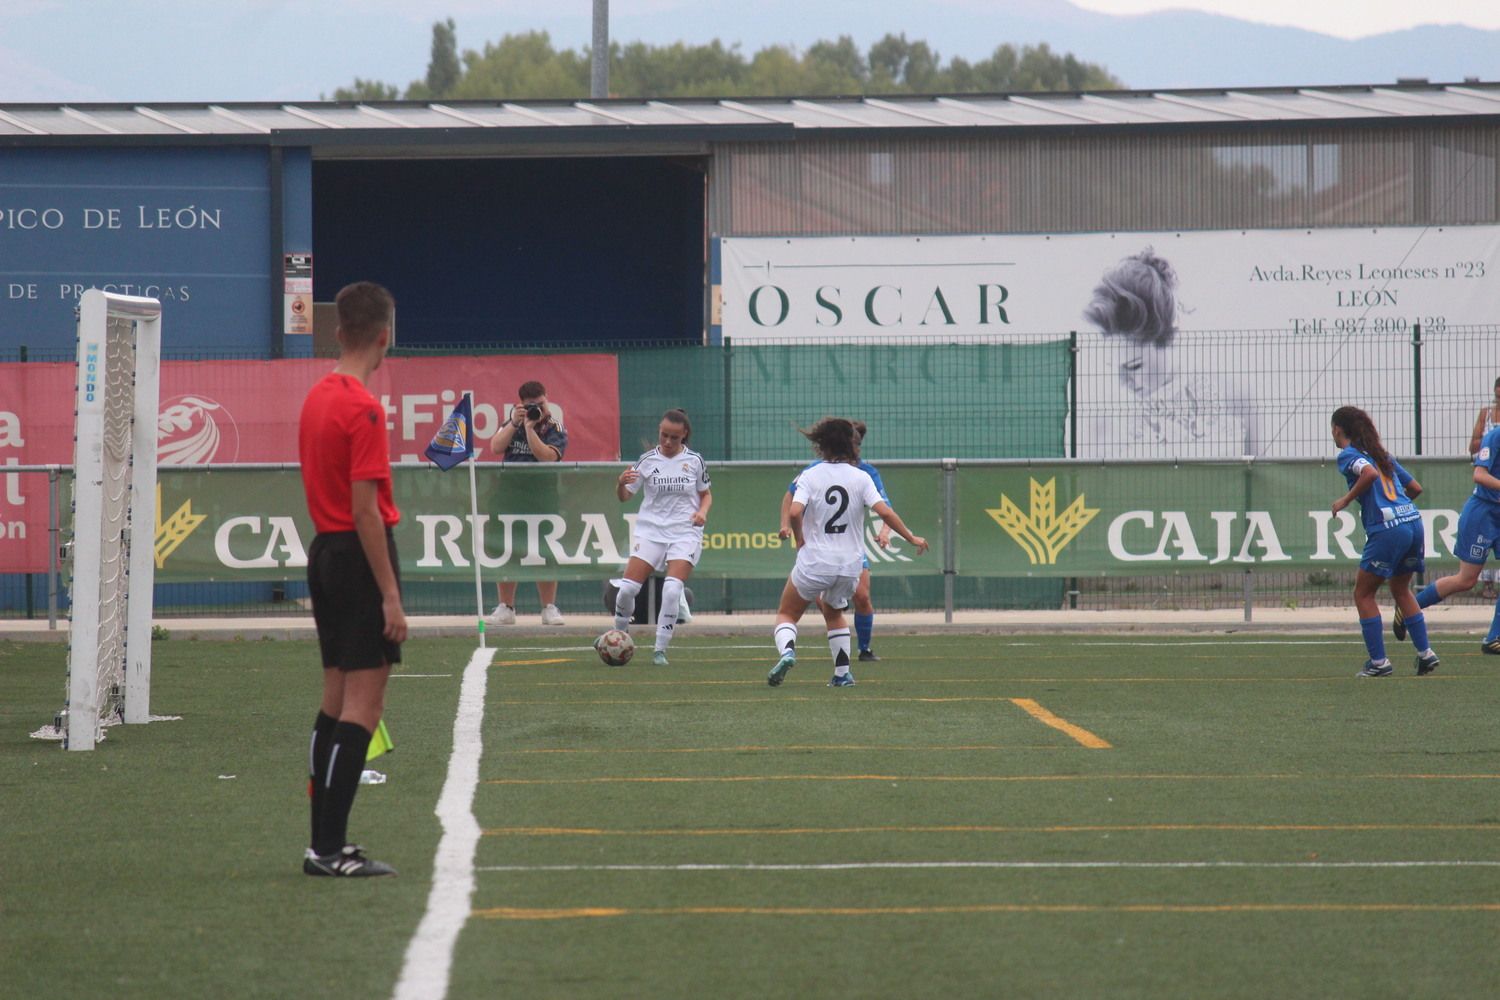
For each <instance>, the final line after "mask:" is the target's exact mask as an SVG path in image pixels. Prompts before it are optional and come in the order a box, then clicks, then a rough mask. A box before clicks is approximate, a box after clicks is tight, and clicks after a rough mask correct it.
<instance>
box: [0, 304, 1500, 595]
mask: <svg viewBox="0 0 1500 1000" xmlns="http://www.w3.org/2000/svg"><path fill="white" fill-rule="evenodd" d="M449 349H450V350H455V351H462V352H464V353H477V352H479V351H480V350H481V349H480V348H478V347H476V346H475V345H451V347H450V348H449ZM542 349H544V345H530V346H529V347H516V346H511V347H508V348H507V350H506V352H505V353H527V352H532V353H534V352H536V351H538V350H542ZM578 349H580V350H592V351H595V352H598V351H602V350H603V349H604V348H603V345H595V346H594V347H589V346H588V345H581V346H578ZM1133 350H1134V353H1132V351H1133ZM609 352H610V353H613V354H615V356H616V358H617V360H618V373H619V376H618V377H619V387H618V388H619V397H620V400H621V412H620V418H619V419H620V425H619V437H620V441H621V451H622V452H623V454H624V457H626V458H629V457H632V456H633V455H635V454H637V453H638V452H639V451H642V450H645V449H646V448H648V447H650V445H651V444H652V442H653V440H654V436H655V426H656V423H657V420H658V418H659V416H660V414H661V412H662V411H663V410H665V409H667V408H668V407H672V406H683V407H685V408H686V409H687V410H688V412H689V414H690V415H691V417H692V420H693V423H694V435H693V442H692V444H693V446H694V447H695V448H696V449H697V450H699V451H700V452H701V453H703V454H704V455H705V457H706V458H708V459H709V461H710V462H714V463H722V462H725V461H731V460H733V461H748V460H754V461H774V462H786V463H799V462H801V461H805V460H806V459H807V457H808V454H809V450H808V447H807V444H806V442H805V441H804V440H803V438H802V437H801V435H800V434H798V433H797V430H796V428H798V427H806V426H808V425H810V424H811V423H812V422H813V421H815V420H816V419H818V418H819V417H821V416H823V415H825V414H839V415H844V416H850V417H857V418H860V419H863V420H865V421H867V422H868V423H869V425H870V437H869V439H868V440H867V442H866V448H865V454H866V457H867V458H868V459H870V460H871V461H873V462H875V463H876V464H877V465H883V464H888V463H892V462H899V461H904V460H912V461H918V460H925V461H927V462H929V463H930V462H932V461H934V460H936V459H939V458H943V457H949V458H955V459H959V460H961V461H964V462H976V461H988V460H996V459H1012V460H1014V459H1026V460H1031V461H1045V460H1053V459H1058V458H1075V459H1078V460H1080V461H1081V462H1095V463H1097V462H1113V463H1119V462H1122V461H1131V460H1140V459H1147V458H1149V459H1156V460H1167V461H1171V462H1176V463H1179V464H1181V465H1183V466H1189V465H1192V464H1194V463H1198V462H1202V461H1212V460H1224V459H1242V458H1243V456H1251V457H1252V458H1253V459H1255V461H1257V462H1260V463H1266V462H1279V461H1285V460H1288V459H1298V458H1310V457H1316V456H1321V457H1324V458H1327V457H1331V455H1332V453H1333V448H1332V444H1331V442H1330V441H1329V438H1328V423H1327V421H1328V415H1329V413H1330V412H1331V411H1332V410H1333V408H1334V407H1335V406H1337V405H1340V404H1344V403H1354V404H1357V405H1360V406H1363V407H1364V408H1366V409H1367V410H1369V411H1370V412H1371V413H1372V415H1373V416H1374V417H1375V420H1376V423H1377V426H1378V427H1379V428H1380V430H1381V433H1382V436H1383V438H1384V440H1385V443H1386V444H1387V446H1388V447H1389V448H1390V449H1391V451H1392V452H1393V453H1394V454H1396V455H1397V456H1398V457H1400V458H1401V459H1402V460H1403V461H1406V460H1407V459H1409V458H1428V457H1436V458H1450V459H1453V460H1455V461H1458V462H1460V463H1461V462H1462V461H1463V460H1464V459H1465V457H1466V455H1467V444H1468V440H1469V435H1470V431H1471V429H1472V428H1473V426H1474V423H1475V419H1476V414H1477V413H1478V412H1479V410H1480V408H1481V407H1482V406H1483V405H1485V404H1486V403H1487V402H1489V401H1490V400H1491V398H1492V391H1491V386H1492V384H1493V382H1494V379H1495V376H1496V374H1500V326H1495V325H1486V326H1469V327H1449V326H1446V325H1444V324H1441V323H1433V324H1428V325H1426V326H1423V325H1422V324H1414V325H1412V326H1411V327H1409V328H1397V329H1389V328H1387V329H1373V328H1357V327H1351V328H1348V329H1338V330H1312V329H1308V328H1303V327H1299V328H1291V329H1282V330H1235V331H1182V332H1180V333H1178V334H1177V335H1176V337H1175V338H1174V341H1173V343H1172V344H1170V345H1169V346H1168V347H1167V348H1165V349H1164V350H1161V351H1158V352H1157V354H1158V355H1159V356H1155V357H1149V358H1142V357H1140V352H1139V350H1135V349H1133V348H1131V347H1129V345H1122V344H1119V343H1117V342H1114V340H1113V339H1112V338H1107V337H1104V336H1102V335H1099V334H1097V333H1088V332H1085V333H1072V332H1064V333H1061V334H1059V335H1057V336H1056V337H1051V338H1043V339H1040V340H1036V341H1032V342H1027V343H995V342H984V341H977V340H961V339H946V340H942V341H934V342H931V343H925V344H905V343H903V344H886V343H881V344H871V343H863V344H815V345H811V344H803V343H764V342H757V343H754V344H748V343H746V344H735V343H726V344H723V345H716V346H709V347H681V346H670V347H668V346H660V345H634V346H630V347H625V348H621V347H619V346H618V345H616V346H615V347H613V348H611V349H610V351H609ZM403 353H405V354H408V355H411V354H428V353H441V349H437V348H433V349H430V350H429V349H423V350H420V351H418V350H413V349H411V348H406V349H404V350H403ZM554 353H555V352H554ZM0 360H5V359H0ZM16 360H17V361H19V360H20V359H16ZM40 360H50V361H59V360H68V358H64V357H56V358H52V357H49V358H45V359H43V358H39V357H38V356H37V355H36V354H35V353H34V352H33V353H31V354H30V355H29V356H28V357H27V358H26V361H28V362H29V361H40ZM5 409H7V407H6V406H5V405H4V402H3V401H0V410H5ZM3 461H6V456H5V453H4V452H3V451H0V462H3ZM10 462H11V466H10V467H9V468H6V467H4V466H0V484H3V488H0V538H11V539H14V538H16V537H17V534H18V533H25V532H32V533H35V532H37V531H46V530H47V527H45V526H40V525H39V523H38V519H37V517H36V513H35V511H34V510H33V511H32V512H30V513H27V512H26V511H24V510H22V509H20V508H18V507H17V506H16V504H15V499H16V498H17V497H18V496H19V495H20V493H22V492H28V493H31V494H32V495H37V494H39V493H40V492H42V491H40V490H35V489H33V490H27V491H22V490H20V489H19V486H18V483H19V482H20V481H21V477H28V476H41V475H46V474H47V473H46V472H45V471H42V470H40V469H36V470H32V469H31V468H29V467H20V466H16V465H14V462H15V460H14V459H11V460H10ZM794 467H795V465H794V464H789V465H788V468H789V469H790V468H794ZM23 470H25V471H23ZM1162 489H1163V490H1166V489H1167V487H1166V486H1163V487H1162ZM1231 492H1232V491H1231ZM897 500H898V509H899V507H900V498H899V497H897ZM1199 501H1200V502H1202V503H1207V500H1206V499H1205V498H1199ZM1226 502H1228V503H1230V504H1237V505H1239V506H1241V507H1242V506H1243V502H1242V500H1241V498H1238V497H1236V496H1233V495H1230V496H1228V498H1227V501H1226ZM1452 502H1453V503H1458V502H1461V501H1459V500H1454V501H1452ZM1424 505H1425V500H1424ZM61 509H63V510H66V502H64V503H63V504H62V508H61ZM51 526H52V527H53V528H56V527H59V525H58V524H56V520H55V518H54V520H53V521H52V522H51ZM1352 573H1353V566H1352V565H1344V564H1342V563H1340V564H1336V565H1330V566H1328V567H1312V568H1306V569H1299V570H1285V571H1283V570H1278V569H1276V568H1274V567H1256V568H1254V570H1253V571H1248V572H1247V571H1246V570H1245V569H1242V568H1235V569H1226V570H1225V571H1223V572H1204V571H1203V570H1202V569H1201V568H1198V569H1196V570H1194V571H1192V572H1172V573H1160V572H1151V571H1148V570H1146V569H1144V568H1143V569H1141V570H1140V571H1137V572H1130V573H1125V574H1115V573H1111V574H1104V575H1090V574H1083V575H1080V576H1078V577H1076V578H1072V577H1069V578H1056V577H1049V578H1046V579H1037V578H1027V577H1025V576H1020V577H1006V576H997V575H992V574H990V575H986V574H967V573H962V572H959V573H955V574H952V575H951V576H950V578H949V579H948V580H946V581H945V580H943V579H941V578H937V577H927V576H909V577H907V576H900V575H895V576H890V577H889V579H882V580H880V581H879V585H878V594H879V601H880V604H881V605H882V606H884V607H887V608H890V609H898V608H907V609H915V608H928V609H930V608H940V607H943V606H945V604H946V603H947V602H948V601H949V599H950V598H949V593H950V592H951V601H952V605H951V606H952V607H954V608H957V609H968V608H975V609H980V608H1005V607H1078V608H1104V607H1109V608H1129V607H1161V608H1172V607H1184V608H1186V607H1192V608H1226V607H1242V606H1246V604H1247V603H1248V604H1249V605H1250V606H1266V605H1267V604H1271V605H1277V606H1280V605H1283V604H1298V605H1310V604H1325V603H1344V602H1346V601H1347V599H1348V597H1347V595H1348V590H1349V586H1350V584H1351V582H1352ZM600 586H601V585H600V584H599V582H598V581H597V580H595V581H582V580H575V581H567V582H564V584H563V590H562V597H561V600H562V602H563V605H564V607H565V609H567V608H573V609H578V610H593V609H596V608H597V609H601V610H602V599H601V597H600ZM300 587H301V584H300V581H299V580H298V579H296V578H295V577H293V578H289V579H288V580H286V581H279V582H267V581H255V582H240V581H235V580H225V579H213V580H204V581H200V582H176V583H171V584H165V585H163V588H162V589H161V590H160V591H159V593H158V606H159V608H160V609H161V610H162V613H173V614H179V613H180V614H204V615H209V614H223V613H231V612H232V613H236V614H279V613H302V611H303V607H302V602H301V591H300ZM693 587H694V590H695V596H696V597H697V599H698V602H699V605H700V606H701V607H703V608H704V609H705V610H715V609H718V610H729V611H734V610H764V609H767V608H770V607H772V606H774V604H775V600H776V595H777V594H778V593H779V587H780V583H779V581H776V580H766V579H760V580H751V579H741V580H734V579H709V578H707V577H702V576H700V577H699V578H698V579H696V580H695V582H694V585H693ZM945 588H946V589H945ZM408 595H409V600H410V602H411V604H412V608H413V610H415V611H417V612H419V613H421V612H436V611H444V610H451V609H452V608H454V607H467V606H468V605H469V604H471V603H472V596H471V593H470V592H469V591H468V590H467V589H466V588H465V587H464V586H463V585H462V584H457V583H448V582H422V581H413V582H412V584H411V586H410V588H409V591H408ZM530 599H531V593H530V588H529V587H523V588H522V592H521V600H522V602H523V608H524V606H525V603H526V602H527V601H529V600H530ZM1474 599H1478V598H1474ZM59 600H60V602H61V606H62V607H63V608H64V609H65V608H66V590H65V588H63V589H62V590H61V591H60V596H59ZM48 601H49V583H48V579H47V574H46V573H45V572H40V571H39V572H34V573H32V574H24V573H16V572H0V616H9V617H20V616H24V617H45V616H46V614H47V609H48ZM455 602H456V603H455Z"/></svg>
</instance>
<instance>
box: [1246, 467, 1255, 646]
mask: <svg viewBox="0 0 1500 1000" xmlns="http://www.w3.org/2000/svg"><path fill="white" fill-rule="evenodd" d="M1254 468H1255V458H1254V456H1250V457H1249V458H1247V459H1246V460H1245V507H1244V509H1245V510H1249V509H1250V497H1251V493H1252V492H1253V491H1252V489H1251V483H1250V479H1251V472H1252V470H1253V469H1254ZM1254 611H1255V569H1254V567H1253V566H1246V567H1245V621H1247V622H1248V621H1249V620H1250V616H1251V615H1252V614H1253V613H1254Z"/></svg>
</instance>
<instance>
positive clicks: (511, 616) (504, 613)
mask: <svg viewBox="0 0 1500 1000" xmlns="http://www.w3.org/2000/svg"><path fill="white" fill-rule="evenodd" d="M484 622H485V624H486V625H514V624H515V623H516V609H515V608H513V607H511V606H510V605H509V604H497V605H495V610H494V611H491V612H490V613H489V614H487V615H485V616H484Z"/></svg>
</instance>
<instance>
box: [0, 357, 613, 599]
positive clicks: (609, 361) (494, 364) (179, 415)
mask: <svg viewBox="0 0 1500 1000" xmlns="http://www.w3.org/2000/svg"><path fill="white" fill-rule="evenodd" d="M333 365H334V362H332V361H329V360H323V359H305V360H302V359H299V360H278V361H167V362H163V363H162V366H161V405H160V408H159V410H158V414H159V416H158V420H157V448H158V461H159V463H160V465H161V466H162V468H163V469H166V468H168V467H173V466H194V465H207V464H209V463H234V462H296V461H297V460H298V456H297V420H298V415H299V413H300V412H301V409H302V400H303V398H304V397H305V396H306V394H307V390H308V389H309V388H310V387H311V386H312V385H313V383H314V382H316V381H317V380H318V379H320V378H322V377H323V376H324V375H325V374H327V373H328V372H329V371H331V370H332V369H333ZM74 379H75V366H74V365H72V364H63V363H46V364H0V572H8V573H39V572H45V571H46V569H47V544H48V541H47V479H46V476H45V475H42V474H39V473H28V474H22V473H16V472H10V473H7V472H5V471H4V466H6V465H70V464H72V461H73V431H74V426H73V402H74ZM533 379H534V380H537V381H540V382H542V383H543V384H544V385H545V386H546V387H547V399H548V405H549V407H550V408H551V409H552V412H553V415H554V419H556V420H558V421H559V423H561V425H562V426H563V427H565V428H566V429H567V431H568V449H567V454H566V457H567V458H568V459H570V460H573V461H611V460H614V459H616V458H618V457H619V451H620V400H619V378H618V374H617V370H616V362H615V357H614V355H603V354H600V355H595V354H577V355H568V356H567V357H565V358H564V357H536V356H480V357H442V358H388V359H387V360H386V361H385V363H384V364H382V365H381V367H380V368H379V370H377V371H376V372H375V374H374V376H373V377H372V378H371V380H370V391H371V392H372V393H374V395H375V397H376V398H377V399H379V400H380V401H381V402H382V404H383V405H384V406H385V408H386V428H387V431H388V432H389V435H390V446H391V455H392V458H393V459H394V460H396V461H421V460H422V451H423V449H424V448H426V446H427V443H428V442H429V441H431V440H432V436H433V434H434V433H435V432H436V431H437V429H438V427H440V426H441V425H442V422H443V420H444V419H445V418H446V417H447V415H448V413H449V411H450V410H452V408H453V404H454V402H455V401H456V400H457V399H458V398H459V397H460V396H461V394H462V393H463V392H464V391H466V390H467V391H471V392H472V393H473V394H474V434H475V438H476V440H478V441H479V442H481V443H483V442H484V441H486V440H487V438H488V437H489V436H490V435H493V434H494V433H495V431H496V430H497V429H498V428H499V425H500V422H501V421H502V420H504V419H505V418H506V416H507V415H508V414H509V412H510V408H511V407H512V406H513V405H514V403H515V400H516V390H517V389H518V388H519V387H520V385H521V383H522V382H526V381H530V380H533ZM491 460H492V459H491V458H490V456H489V455H488V453H487V452H486V453H482V454H481V461H482V462H489V461H491ZM293 479H294V480H295V476H293ZM67 498H68V494H66V493H64V495H63V508H64V510H65V511H66V509H67V504H68V499H67Z"/></svg>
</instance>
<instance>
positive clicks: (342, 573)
mask: <svg viewBox="0 0 1500 1000" xmlns="http://www.w3.org/2000/svg"><path fill="white" fill-rule="evenodd" d="M336 304H337V310H338V341H339V361H338V366H337V367H335V368H334V369H333V371H332V372H330V373H329V374H328V375H326V376H324V377H323V379H322V381H320V382H318V384H317V385H315V386H313V387H312V391H310V392H309V393H308V394H307V399H306V400H305V401H304V402H303V404H302V418H301V424H300V427H299V431H298V439H297V445H298V451H299V453H300V457H301V460H302V486H303V489H304V490H305V491H306V493H307V510H308V513H309V514H311V515H312V521H313V526H314V527H315V528H316V529H317V537H315V538H314V539H313V542H312V545H311V547H310V548H309V549H308V554H307V585H308V591H309V593H310V595H311V597H312V606H313V620H314V621H315V622H316V623H317V627H318V645H319V647H320V648H321V652H322V657H323V703H322V707H321V709H320V710H319V712H318V719H317V722H316V723H314V724H313V734H312V747H311V750H310V752H309V754H308V773H309V775H310V779H311V780H310V783H309V784H310V789H311V798H312V846H311V847H310V848H309V849H308V851H307V854H306V857H305V858H304V860H303V862H302V870H303V872H305V873H306V874H308V875H331V876H336V877H344V878H349V877H361V876H372V875H394V874H396V870H395V869H394V868H392V867H391V866H390V865H388V864H385V863H384V862H381V861H376V860H374V859H372V858H368V857H366V856H365V853H364V849H363V848H361V847H360V846H358V845H357V844H351V843H349V842H348V836H347V833H348V827H349V809H350V807H351V806H353V805H354V793H355V792H356V791H358V790H359V778H360V775H361V773H362V772H363V771H364V766H365V755H366V753H367V751H368V750H369V747H370V736H371V734H372V733H374V732H375V727H376V726H377V725H378V724H379V722H380V717H381V715H382V713H383V711H384V708H385V685H386V681H387V679H388V678H389V677H390V674H391V664H393V663H399V662H401V642H402V640H404V639H405V638H406V612H405V611H404V610H403V609H402V607H401V577H400V573H399V572H398V569H397V567H398V566H399V563H398V562H397V561H396V543H395V540H394V539H393V538H392V535H391V529H392V528H393V527H395V525H396V523H397V522H398V521H400V520H401V512H400V511H399V510H397V509H396V503H395V500H394V499H393V498H392V495H391V454H390V442H389V440H388V438H387V436H386V429H385V410H384V409H383V408H382V407H381V405H380V403H379V401H378V400H376V399H375V397H374V396H372V395H371V394H370V390H369V389H367V388H365V383H366V382H367V381H368V380H369V377H370V374H371V373H372V372H374V371H375V369H377V368H379V367H380V362H381V361H383V360H384V359H385V353H386V351H387V350H389V349H390V346H391V326H392V323H393V322H394V319H395V313H396V304H395V301H394V300H393V299H392V298H391V293H390V292H388V291H386V290H385V289H384V288H382V287H380V286H379V285H376V284H373V283H371V282H368V281H361V282H356V283H355V284H352V285H349V286H347V287H345V288H344V289H343V290H342V291H340V292H339V294H338V298H337V300H336Z"/></svg>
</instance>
